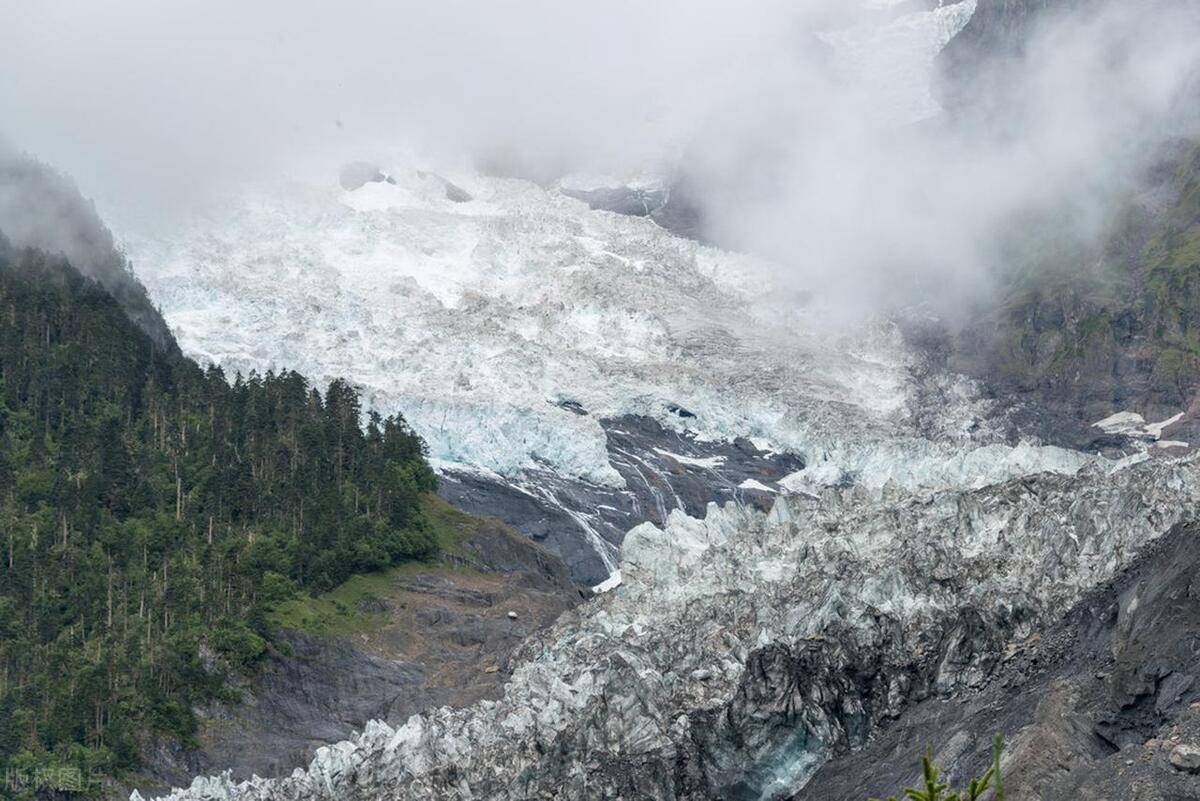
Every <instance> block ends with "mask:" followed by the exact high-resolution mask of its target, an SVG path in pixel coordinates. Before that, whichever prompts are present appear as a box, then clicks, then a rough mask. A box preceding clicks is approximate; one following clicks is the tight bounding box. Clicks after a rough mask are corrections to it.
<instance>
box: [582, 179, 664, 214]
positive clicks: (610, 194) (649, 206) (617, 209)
mask: <svg viewBox="0 0 1200 801" xmlns="http://www.w3.org/2000/svg"><path fill="white" fill-rule="evenodd" d="M562 193H563V194H564V195H566V196H567V197H573V198H575V199H576V200H582V201H583V202H584V203H587V204H588V206H590V207H591V208H593V209H599V210H601V211H611V212H613V213H615V214H628V215H629V216H631V217H649V216H651V215H652V214H653V213H654V212H656V211H658V210H659V209H661V208H662V207H663V206H664V205H666V202H667V197H668V193H667V190H666V189H637V188H632V187H628V186H609V187H601V188H599V189H563V190H562Z"/></svg>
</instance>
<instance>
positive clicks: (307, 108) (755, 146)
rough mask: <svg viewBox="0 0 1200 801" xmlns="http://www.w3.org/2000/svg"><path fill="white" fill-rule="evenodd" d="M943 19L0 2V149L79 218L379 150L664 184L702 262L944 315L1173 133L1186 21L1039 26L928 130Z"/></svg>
mask: <svg viewBox="0 0 1200 801" xmlns="http://www.w3.org/2000/svg"><path fill="white" fill-rule="evenodd" d="M981 2H983V0H981ZM973 7H974V2H972V0H967V1H966V2H964V3H961V4H957V5H952V6H946V7H941V8H938V7H936V4H935V3H928V4H922V3H918V2H899V3H893V2H879V0H876V1H875V2H870V3H861V4H860V3H856V2H848V1H847V0H804V1H803V2H782V0H767V1H766V2H761V3H756V4H754V5H753V6H752V7H751V6H747V5H746V4H735V3H731V2H717V0H699V1H697V0H692V1H691V2H686V1H685V0H663V1H662V2H657V3H636V2H611V1H610V2H603V3H601V2H571V3H552V2H536V0H515V1H514V2H509V3H503V4H501V3H483V2H478V0H475V1H474V2H471V1H470V0H447V1H446V2H438V3H419V2H398V3H397V2H392V3H384V2H368V0H357V1H356V2H349V3H340V4H338V5H337V6H336V7H335V6H333V5H330V4H327V3H321V2H317V0H300V2H288V3H280V2H260V3H252V4H247V3H237V2H231V1H230V0H206V1H205V2H190V1H186V0H185V1H184V2H175V3H170V4H164V3H156V2H149V0H117V1H116V2H110V3H105V4H103V7H100V5H99V4H91V3H82V2H76V3H72V2H62V1H61V0H59V1H56V0H47V1H46V2H42V3H36V4H34V3H9V4H7V7H6V8H5V9H4V10H0V30H4V31H5V32H6V34H7V35H6V37H5V39H6V46H5V48H3V49H0V75H3V76H4V77H3V78H0V108H3V109H4V112H3V116H2V117H0V136H4V137H6V138H8V139H9V140H10V141H11V142H12V143H13V145H14V146H16V147H18V148H22V149H25V150H28V151H31V152H33V153H35V154H36V155H38V156H39V157H41V158H43V159H45V160H47V161H49V162H51V163H53V164H54V165H56V166H57V167H59V168H61V169H64V170H66V171H67V172H69V173H71V174H72V175H73V176H75V178H76V179H77V180H78V182H79V184H80V186H81V187H82V189H83V191H84V192H85V193H87V194H89V195H91V196H93V197H95V198H96V199H97V201H98V203H99V205H100V211H101V214H102V215H103V214H104V211H105V206H106V205H110V206H115V205H130V204H133V205H140V206H143V207H146V208H153V209H156V210H158V211H160V212H162V213H168V212H169V211H170V210H172V209H176V208H180V207H185V206H186V205H187V204H188V203H190V202H192V201H194V200H196V199H199V198H204V197H207V196H211V195H214V194H215V195H219V194H221V193H223V192H227V191H230V190H231V188H233V187H236V186H237V185H239V184H240V183H242V182H245V181H248V180H253V179H257V178H260V177H266V176H270V175H273V174H276V173H279V172H289V173H292V174H311V175H316V176H329V178H330V179H332V176H333V175H334V169H335V167H336V165H337V164H339V163H342V162H345V161H349V160H352V159H355V158H361V157H367V158H371V157H375V156H377V155H378V154H395V153H397V152H401V153H406V154H409V156H408V157H409V158H411V159H413V160H414V161H418V162H420V163H421V164H423V165H427V166H434V167H438V168H442V169H449V170H453V169H473V168H480V167H484V168H488V169H496V170H500V171H503V172H508V173H515V174H520V175H523V176H526V177H530V178H534V179H536V180H539V181H542V182H546V183H550V182H552V181H553V180H554V179H556V178H557V177H559V176H561V175H563V174H565V173H569V172H575V171H587V172H598V173H602V174H608V175H613V176H618V177H623V176H630V175H639V174H653V175H658V176H662V177H664V179H665V180H676V179H680V178H686V180H687V183H688V186H689V187H690V188H691V191H692V192H693V193H694V194H695V196H696V201H697V203H698V204H699V205H700V206H701V207H702V209H703V211H704V219H705V223H706V227H707V231H706V233H707V235H708V236H709V238H710V239H712V240H713V241H715V242H718V243H720V244H721V245H723V246H727V247H731V248H736V249H740V250H745V251H750V252H754V253H758V254H762V255H765V256H767V257H769V258H771V259H773V260H774V261H776V262H778V263H779V265H780V266H781V274H782V275H784V276H785V278H786V280H787V284H788V285H789V286H790V287H793V288H794V289H795V290H796V291H797V292H798V293H801V292H802V293H806V294H815V295H819V296H822V297H824V298H826V299H827V301H828V303H830V304H832V305H833V306H837V307H843V308H845V309H846V310H848V312H850V313H858V312H859V311H862V310H864V309H866V310H875V309H878V308H879V307H881V306H884V305H889V304H891V305H894V304H896V303H915V302H921V301H923V300H925V299H927V298H928V297H929V296H931V295H933V296H936V297H937V298H938V299H939V302H940V304H941V306H943V307H945V308H952V307H955V306H956V305H957V304H958V303H959V301H960V300H962V299H963V298H965V297H968V296H970V294H971V293H973V292H977V291H978V290H979V288H980V287H981V286H984V285H986V282H987V279H988V276H989V275H990V267H991V265H992V263H993V262H994V261H995V259H996V258H997V256H996V252H997V248H998V247H999V243H1000V240H1001V239H1002V237H1003V236H1004V235H1006V234H1007V233H1009V232H1010V231H1011V230H1012V228H1013V226H1014V225H1016V224H1018V222H1017V221H1019V220H1021V219H1023V218H1024V217H1025V216H1027V215H1029V214H1038V213H1047V214H1052V215H1053V218H1054V220H1055V221H1056V225H1058V226H1060V229H1061V232H1062V233H1063V235H1064V236H1071V237H1085V238H1086V237H1087V236H1090V235H1092V234H1093V233H1094V232H1095V231H1097V230H1099V229H1100V228H1101V227H1102V226H1103V224H1104V221H1105V220H1106V219H1107V218H1108V217H1109V216H1110V215H1111V214H1112V213H1114V209H1115V208H1116V206H1117V205H1118V204H1119V203H1120V202H1121V198H1123V197H1125V196H1126V195H1127V194H1128V193H1129V192H1130V191H1132V190H1133V189H1134V188H1135V187H1136V185H1137V182H1138V180H1139V178H1140V176H1141V175H1142V174H1143V173H1144V171H1145V170H1146V169H1147V167H1148V166H1149V165H1150V164H1151V163H1152V162H1153V160H1154V159H1155V158H1156V154H1158V153H1159V152H1160V150H1161V148H1162V147H1163V146H1165V145H1166V144H1167V143H1169V142H1170V141H1172V140H1174V139H1177V138H1180V137H1188V136H1194V135H1195V134H1196V133H1197V119H1196V112H1197V103H1196V102H1195V100H1196V97H1197V94H1196V86H1197V79H1196V75H1197V68H1198V64H1200V9H1197V7H1196V4H1195V3H1191V2H1187V1H1186V0H1177V1H1176V2H1168V1H1166V0H1159V1H1158V2H1112V3H1102V2H1090V3H1065V4H1063V8H1064V9H1066V10H1064V11H1062V12H1061V13H1059V14H1057V15H1053V16H1051V17H1050V18H1049V19H1048V20H1047V22H1046V23H1045V24H1044V25H1042V26H1040V28H1039V29H1038V30H1037V31H1036V32H1035V34H1034V36H1033V38H1032V40H1031V41H1030V43H1029V45H1028V47H1027V48H1025V50H1024V52H1023V54H1022V56H1021V57H1020V58H1019V59H1011V58H1006V59H1003V60H1002V61H1000V62H998V63H997V64H995V65H988V64H980V65H977V68H978V71H979V75H980V77H979V80H978V82H977V84H976V86H977V87H978V88H979V91H977V93H976V94H975V95H974V96H973V98H972V100H973V103H972V104H971V107H970V108H952V109H949V110H944V109H942V108H941V106H940V105H939V103H938V91H937V86H938V82H939V76H938V64H937V62H936V58H935V57H936V54H937V51H938V49H939V48H940V47H941V46H942V45H943V44H945V42H946V41H947V40H948V39H949V38H950V36H951V35H952V34H953V33H954V32H955V31H957V30H958V29H959V28H960V27H961V26H962V24H963V23H964V22H965V21H966V20H967V18H968V17H969V16H970V12H971V10H972V9H973ZM1151 11H1153V13H1150V12H1151ZM951 77H953V76H951Z"/></svg>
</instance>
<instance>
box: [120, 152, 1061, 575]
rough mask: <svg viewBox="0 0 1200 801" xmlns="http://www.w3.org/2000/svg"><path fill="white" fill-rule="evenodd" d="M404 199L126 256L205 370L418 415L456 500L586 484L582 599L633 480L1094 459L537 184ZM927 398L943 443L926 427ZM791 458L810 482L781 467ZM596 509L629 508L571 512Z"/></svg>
mask: <svg viewBox="0 0 1200 801" xmlns="http://www.w3.org/2000/svg"><path fill="white" fill-rule="evenodd" d="M396 180H397V183H395V184H390V183H386V182H377V183H368V184H366V185H364V186H362V187H361V188H359V189H356V190H354V191H346V190H343V189H341V188H340V187H338V186H336V185H329V186H310V185H302V184H298V183H288V184H283V185H280V186H275V187H270V188H258V189H255V190H248V191H247V192H246V194H244V195H243V196H241V197H240V198H238V200H237V201H236V202H232V203H230V204H229V205H228V206H226V207H224V208H221V209H219V210H216V211H214V212H213V213H212V214H211V216H205V217H198V218H196V219H194V220H193V221H192V222H191V223H190V224H189V225H188V226H187V227H186V228H185V229H184V230H183V231H182V234H181V233H180V231H179V230H178V229H176V230H174V231H173V232H172V234H171V237H170V238H169V239H167V238H162V239H156V238H154V237H151V236H146V237H140V236H137V235H128V237H127V242H128V245H127V247H128V249H129V252H130V254H131V256H132V259H133V263H134V265H135V268H136V269H137V271H138V274H139V276H140V277H141V278H142V279H143V280H144V281H145V282H146V284H147V286H148V288H149V290H150V293H151V295H152V297H153V298H154V300H155V301H156V302H157V303H158V304H159V305H160V306H161V308H162V310H163V313H164V315H165V316H166V319H167V320H168V321H169V322H170V323H171V325H172V326H173V327H174V329H175V330H176V333H177V335H178V337H179V340H180V342H181V344H182V346H183V347H184V349H185V350H187V351H188V352H189V353H191V354H194V355H196V356H198V357H200V358H202V359H205V360H209V361H212V362H215V363H217V364H220V365H222V366H223V367H224V368H226V370H227V371H229V372H231V373H232V372H233V371H242V372H248V371H250V370H258V371H260V372H262V371H266V370H269V369H280V368H283V367H290V368H294V369H297V370H300V371H303V372H304V373H306V374H307V375H310V376H313V377H315V378H316V379H317V380H328V379H332V378H334V377H336V376H346V377H348V378H350V379H351V380H352V381H354V382H355V383H357V384H358V385H360V386H361V387H362V388H363V390H364V392H365V395H366V399H367V401H368V402H369V403H370V404H371V405H372V406H374V407H375V408H377V409H379V410H381V411H385V412H391V411H397V410H398V411H401V412H402V413H403V414H404V415H405V416H406V418H407V419H408V420H409V421H410V422H411V423H412V425H413V426H414V427H415V428H416V430H417V431H418V432H419V433H420V434H421V435H422V436H424V437H425V439H426V441H427V442H428V443H429V446H430V449H431V454H432V456H433V457H434V458H435V459H437V460H438V462H439V464H440V465H441V466H442V468H443V470H444V471H445V472H446V473H447V474H448V475H449V476H450V477H451V479H453V477H454V476H455V475H456V474H465V476H467V477H469V478H470V479H472V480H478V479H479V478H480V477H482V478H484V479H486V480H487V481H489V482H491V483H496V482H499V483H503V484H507V485H509V486H510V487H514V488H516V489H517V491H518V493H524V494H526V495H531V494H532V495H537V493H538V492H542V493H545V492H546V491H547V487H548V483H547V481H546V479H545V477H546V476H547V475H548V476H550V477H551V478H552V479H555V480H558V481H565V482H570V484H571V487H572V488H573V489H571V490H570V491H564V492H560V493H559V494H560V495H562V496H566V500H563V499H562V498H552V499H551V504H552V505H554V504H557V505H559V506H565V507H567V508H569V509H570V510H571V511H572V512H573V513H574V514H575V515H576V516H577V517H578V518H579V519H578V520H576V521H575V522H574V523H572V522H571V520H568V521H567V524H566V525H567V527H574V528H575V529H576V532H577V533H576V534H575V535H573V536H576V537H577V538H579V540H580V541H584V542H588V543H590V544H591V546H592V547H593V549H594V551H595V552H596V553H598V554H599V555H600V557H601V561H602V563H603V564H602V566H597V565H596V564H594V563H593V564H586V565H582V566H581V567H580V570H579V573H580V574H581V575H583V576H584V577H585V578H590V579H594V580H600V579H602V578H604V576H605V575H606V573H607V572H609V570H610V569H611V567H612V565H613V559H614V553H615V549H613V548H612V546H613V545H616V544H618V543H619V536H620V534H621V533H623V531H624V530H626V529H628V528H629V527H630V526H632V525H634V524H636V523H637V522H640V520H643V519H647V515H642V516H641V517H640V518H633V519H631V518H630V517H629V516H628V514H626V515H624V516H621V517H619V518H616V519H614V520H613V521H612V523H611V524H610V525H608V526H603V525H602V523H603V520H602V518H601V517H599V516H598V515H597V514H596V508H595V507H596V506H611V507H613V508H617V507H618V506H620V505H621V504H625V506H629V505H630V503H633V502H637V504H638V505H639V507H648V506H654V505H655V504H654V503H651V502H650V501H649V500H647V498H646V493H645V492H642V493H641V500H640V501H639V500H638V499H637V498H636V497H635V498H633V499H632V501H631V500H630V495H631V493H632V494H634V495H636V490H637V489H638V488H639V487H640V486H641V483H642V481H641V479H639V478H638V477H637V476H636V475H634V472H635V471H633V470H632V469H627V470H624V471H622V470H621V469H620V467H619V463H620V462H621V461H622V460H623V461H625V462H630V461H640V462H641V463H642V468H643V473H645V472H647V471H649V472H653V473H655V474H656V475H658V476H666V477H667V478H666V479H665V483H668V484H669V483H670V481H671V479H670V478H669V474H671V473H672V472H674V473H678V474H688V473H693V474H697V475H699V476H700V477H701V479H703V480H705V481H707V482H708V483H710V484H720V485H722V486H731V487H733V488H738V487H741V486H742V485H743V484H744V483H745V482H746V481H747V480H753V481H754V482H756V484H752V485H750V486H752V487H753V486H756V485H762V486H763V487H765V488H766V491H767V492H773V491H777V490H778V489H779V488H780V486H781V483H782V484H785V485H786V486H787V487H788V488H790V489H793V490H800V489H803V488H805V487H816V486H825V485H830V484H836V483H839V482H844V481H854V482H856V483H859V484H861V485H864V486H869V487H874V488H879V487H882V486H884V485H885V484H888V483H897V484H900V485H904V486H919V485H924V486H947V485H957V484H962V483H964V482H968V483H971V482H973V483H977V484H978V483H984V482H988V481H995V480H998V479H1002V478H1005V477H1007V476H1010V475H1015V474H1018V473H1021V472H1027V471H1029V470H1033V469H1042V468H1047V467H1049V468H1054V469H1062V470H1067V471H1071V470H1074V469H1076V468H1077V467H1078V466H1079V465H1080V464H1081V462H1082V460H1081V458H1080V457H1078V456H1075V455H1073V454H1069V453H1067V452H1061V451H1056V450H1052V449H1036V448H1015V449H1013V448H1007V447H1003V446H999V445H996V444H994V442H995V437H994V436H993V435H992V433H991V432H990V431H989V430H987V427H986V426H982V427H981V426H980V424H979V421H980V420H981V419H982V418H983V417H984V416H985V414H986V412H987V408H986V404H985V403H983V402H981V401H978V400H976V399H975V397H974V394H973V393H974V390H973V387H972V386H971V385H970V384H969V383H967V382H965V381H961V380H958V379H954V378H951V377H934V378H929V379H926V380H925V382H924V383H923V384H921V385H920V386H918V383H917V381H916V379H914V377H913V369H912V368H913V366H914V364H913V358H914V357H912V356H911V355H910V354H908V353H907V352H906V350H905V349H904V346H903V344H902V342H901V338H900V336H899V335H898V333H897V332H896V331H895V330H894V329H893V328H892V327H890V326H888V325H886V324H882V323H880V324H869V325H859V326H858V327H857V328H856V329H854V330H846V329H844V328H843V329H839V327H838V323H835V322H833V321H828V320H822V319H819V317H818V316H817V315H816V314H815V313H812V312H809V311H806V310H805V309H804V308H803V306H802V305H801V304H800V302H799V301H798V299H797V298H795V297H792V296H789V295H788V294H786V293H785V292H784V291H783V290H782V289H781V288H780V285H779V283H778V280H777V279H778V273H777V270H776V269H774V268H773V267H772V265H769V264H765V263H762V262H759V261H756V260H755V259H752V258H749V257H745V256H740V255H736V254H730V253H725V252H721V251H718V250H715V249H712V248H707V247H704V246H701V245H698V244H696V243H694V242H691V241H688V240H685V239H681V238H678V237H675V236H672V235H671V234H669V233H667V232H666V231H664V230H662V229H661V228H659V227H658V226H657V225H656V224H655V223H653V222H652V221H650V220H647V219H641V218H633V217H627V216H621V215H617V214H612V213H607V212H602V211H592V210H590V209H589V208H588V207H587V206H586V204H584V203H583V202H580V201H578V200H574V199H572V198H568V197H565V196H563V195H562V194H560V193H558V192H556V191H553V190H547V189H543V188H541V187H539V186H537V185H535V184H532V183H530V182H526V181H520V180H508V179H496V178H485V177H481V176H477V175H454V176H452V180H453V181H454V183H455V184H456V185H457V186H460V187H462V188H463V189H464V190H465V191H466V192H468V193H469V194H470V195H471V197H472V200H469V201H465V202H455V201H452V200H450V199H448V198H447V197H446V194H445V187H444V184H443V183H442V182H441V181H440V180H439V179H437V178H435V177H433V176H431V175H429V174H427V173H426V174H425V175H424V176H423V177H422V176H421V175H420V174H418V173H417V172H415V171H398V172H397V174H396ZM931 382H932V383H933V384H934V385H935V386H932V387H931V386H930V383H931ZM931 389H932V390H933V391H935V392H936V394H937V395H938V397H939V398H940V402H941V404H942V406H943V409H942V410H941V412H940V413H939V414H938V416H937V419H936V422H935V425H934V427H935V428H936V430H931V429H930V424H929V420H928V419H927V416H926V415H923V414H921V415H919V414H918V412H920V411H921V410H920V409H916V408H913V405H914V403H915V402H916V400H917V395H916V393H917V391H918V390H920V391H921V392H922V393H924V394H922V395H921V403H922V404H925V403H926V402H927V400H928V393H929V392H930V391H931ZM627 417H633V418H641V419H649V420H652V421H655V422H656V423H657V425H659V426H661V427H662V429H663V435H662V436H659V435H655V436H648V437H642V438H640V439H639V440H638V442H637V443H634V447H636V449H637V452H636V453H633V454H632V455H629V454H628V453H627V454H626V455H625V456H622V455H621V454H620V453H618V452H617V449H619V448H620V447H621V445H620V443H619V442H617V443H614V441H613V439H614V431H620V430H628V428H629V426H628V425H625V426H624V427H622V426H621V425H620V424H617V423H616V422H614V421H618V420H620V419H621V418H627ZM668 434H669V435H671V436H667V437H666V438H664V436H666V435H668ZM676 434H678V435H680V436H682V437H683V438H684V440H685V441H684V442H680V441H679V439H678V437H675V436H674V435H676ZM737 438H742V441H743V445H744V446H747V447H743V452H745V453H749V454H750V455H751V456H752V457H754V467H753V468H749V469H748V470H740V471H738V472H736V474H735V475H723V474H722V471H721V468H722V466H723V465H725V464H727V463H729V460H730V454H728V453H725V452H723V451H722V450H721V446H722V445H724V444H728V443H732V442H734V441H735V440H737ZM975 446H982V447H983V449H982V450H976V449H975ZM626 450H628V449H626ZM778 453H789V454H792V455H793V457H794V459H795V458H798V459H799V460H800V462H802V464H803V465H804V466H805V467H804V469H803V470H801V471H796V469H795V468H796V467H798V466H799V465H798V463H797V462H796V461H795V460H794V459H793V461H790V462H788V463H787V464H786V465H784V466H783V467H779V468H773V466H772V460H773V459H777V458H778V457H775V456H773V454H778ZM785 468H786V469H785ZM714 475H716V476H719V477H721V478H720V479H719V480H709V477H711V476H714ZM450 483H453V482H452V481H451V482H450ZM645 483H646V484H647V486H649V485H650V484H653V483H655V482H654V481H653V479H650V478H647V480H646V481H645ZM657 483H664V482H663V481H660V482H657ZM632 484H637V486H636V487H635V486H633V485H632ZM560 489H561V488H560ZM589 492H590V493H596V492H601V493H607V494H608V495H609V496H610V497H609V500H608V501H607V503H597V504H590V506H591V508H590V509H589V508H588V506H589V504H586V503H581V502H576V503H574V504H572V503H571V501H570V497H571V495H572V494H574V495H581V494H583V495H586V494H587V493H589ZM658 494H659V496H661V502H662V504H663V505H664V510H665V511H669V510H670V509H671V508H679V507H681V506H684V504H683V503H682V502H677V500H676V498H675V497H674V496H677V495H681V494H684V493H680V492H659V493H658ZM589 497H590V496H589ZM731 497H733V496H732V495H726V496H724V497H722V496H713V497H708V498H705V497H700V498H699V508H693V509H692V510H691V511H693V512H698V511H699V510H700V509H702V508H703V503H704V501H707V500H727V499H729V498H731ZM656 519H657V521H658V522H662V518H661V515H660V516H659V517H658V518H656ZM510 522H514V523H515V524H517V525H518V526H520V525H521V524H522V523H523V522H526V521H522V520H519V519H518V520H512V521H510ZM597 532H599V533H597ZM530 533H534V532H530ZM602 537H604V538H606V539H602ZM560 539H561V536H560ZM606 542H607V543H608V544H605V543H606ZM558 547H559V550H560V551H566V550H568V549H567V548H566V547H565V546H564V545H562V544H561V543H558ZM568 561H572V560H570V559H568ZM576 561H577V560H576ZM601 568H603V569H601Z"/></svg>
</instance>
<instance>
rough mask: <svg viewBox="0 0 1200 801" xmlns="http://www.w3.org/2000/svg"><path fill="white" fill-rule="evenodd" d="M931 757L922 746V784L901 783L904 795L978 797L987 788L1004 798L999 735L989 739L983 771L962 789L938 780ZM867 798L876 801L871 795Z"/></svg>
mask: <svg viewBox="0 0 1200 801" xmlns="http://www.w3.org/2000/svg"><path fill="white" fill-rule="evenodd" d="M938 776H939V771H938V769H937V766H936V765H934V764H933V757H932V756H931V754H930V752H929V751H928V750H926V752H925V756H923V757H921V779H922V784H923V786H922V787H905V788H904V796H905V797H906V798H908V799H909V801H979V799H980V798H982V797H983V794H984V793H985V792H987V791H988V790H989V789H991V790H993V796H992V797H993V798H994V799H995V801H1004V783H1003V781H1001V778H1000V735H999V734H997V735H996V737H995V739H994V740H993V741H992V765H991V767H989V768H988V769H987V770H986V771H984V772H983V775H981V776H978V777H976V778H974V779H971V780H970V781H969V782H967V786H966V787H964V788H963V789H962V790H951V789H950V785H949V783H948V782H944V781H941V780H940V779H939V778H938ZM867 801H879V799H878V798H871V799H868V800H867ZM886 801H896V796H894V795H889V796H888V797H887V799H886Z"/></svg>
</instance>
